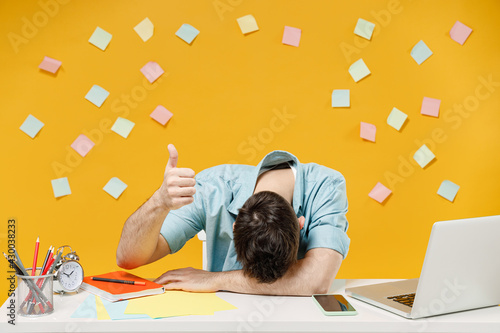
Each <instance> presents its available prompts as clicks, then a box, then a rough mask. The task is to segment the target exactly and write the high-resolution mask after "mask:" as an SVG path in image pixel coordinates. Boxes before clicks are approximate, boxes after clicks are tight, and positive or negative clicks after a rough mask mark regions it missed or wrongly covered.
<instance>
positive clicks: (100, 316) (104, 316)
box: [95, 297, 111, 320]
mask: <svg viewBox="0 0 500 333" xmlns="http://www.w3.org/2000/svg"><path fill="white" fill-rule="evenodd" d="M95 309H96V312H97V320H110V319H111V318H110V317H109V314H108V311H106V308H105V307H104V304H102V301H101V298H100V297H96V298H95Z"/></svg>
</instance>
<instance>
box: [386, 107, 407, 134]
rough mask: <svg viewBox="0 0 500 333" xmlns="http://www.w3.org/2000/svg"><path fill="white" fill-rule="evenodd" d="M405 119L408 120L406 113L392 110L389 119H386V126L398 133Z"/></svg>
mask: <svg viewBox="0 0 500 333" xmlns="http://www.w3.org/2000/svg"><path fill="white" fill-rule="evenodd" d="M406 118H408V115H407V114H406V113H404V112H402V111H400V110H398V109H396V108H393V109H392V111H391V113H390V114H389V117H387V124H388V125H389V126H391V127H393V128H395V129H396V130H398V131H399V130H400V129H401V127H402V126H403V125H404V123H405V121H406Z"/></svg>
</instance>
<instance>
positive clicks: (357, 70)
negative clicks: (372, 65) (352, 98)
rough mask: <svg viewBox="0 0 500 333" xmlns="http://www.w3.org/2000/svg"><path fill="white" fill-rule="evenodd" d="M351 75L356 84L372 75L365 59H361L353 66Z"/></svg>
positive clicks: (350, 69)
mask: <svg viewBox="0 0 500 333" xmlns="http://www.w3.org/2000/svg"><path fill="white" fill-rule="evenodd" d="M349 74H351V76H352V78H353V80H354V81H355V82H358V81H360V80H362V79H363V78H365V77H367V76H368V75H370V74H371V72H370V70H369V69H368V67H367V66H366V64H365V62H364V61H363V59H359V60H358V61H356V62H355V63H354V64H352V65H351V67H349Z"/></svg>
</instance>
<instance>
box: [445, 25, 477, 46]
mask: <svg viewBox="0 0 500 333" xmlns="http://www.w3.org/2000/svg"><path fill="white" fill-rule="evenodd" d="M471 33H472V29H471V28H469V27H468V26H466V25H465V24H463V23H462V22H459V21H457V22H455V24H454V25H453V27H452V28H451V30H450V37H451V39H453V40H454V41H455V42H457V43H458V44H460V45H464V43H465V41H466V40H467V38H469V35H470V34H471Z"/></svg>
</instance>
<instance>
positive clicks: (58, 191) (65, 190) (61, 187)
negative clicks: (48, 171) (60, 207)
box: [51, 177, 71, 198]
mask: <svg viewBox="0 0 500 333" xmlns="http://www.w3.org/2000/svg"><path fill="white" fill-rule="evenodd" d="M51 183H52V190H53V192H54V197H56V198H59V197H63V196H65V195H69V194H71V188H70V187H69V182H68V177H63V178H58V179H52V180H51Z"/></svg>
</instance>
